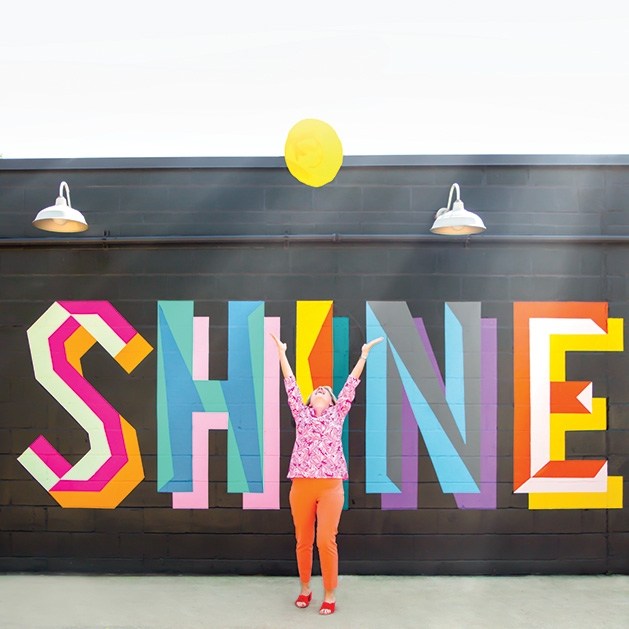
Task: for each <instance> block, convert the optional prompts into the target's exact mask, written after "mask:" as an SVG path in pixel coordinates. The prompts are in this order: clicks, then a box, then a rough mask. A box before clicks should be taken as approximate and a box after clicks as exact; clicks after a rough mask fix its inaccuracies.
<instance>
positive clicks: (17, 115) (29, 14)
mask: <svg viewBox="0 0 629 629" xmlns="http://www.w3.org/2000/svg"><path fill="white" fill-rule="evenodd" d="M627 33H629V2H626V1H625V0H596V1H594V0H572V1H568V0H523V1H519V2H516V1H514V0H511V1H510V0H430V1H427V0H385V1H381V2H372V1H371V0H360V1H359V0H316V1H314V2H313V1H311V2H303V1H302V2H299V1H297V0H267V1H266V2H265V1H264V0H243V1H241V2H238V1H237V0H222V1H219V0H204V1H202V0H178V1H177V2H170V3H164V2H162V1H161V0H151V1H149V0H125V1H122V0H107V2H102V3H95V2H90V1H88V0H56V1H51V0H44V1H42V0H34V1H33V2H27V1H24V2H20V1H19V0H12V1H7V2H4V3H3V6H2V11H1V12H0V154H2V155H3V157H4V158H30V157H146V156H168V157H170V156H232V155H236V156H250V155H261V156H278V155H282V154H283V151H284V142H285V140H286V135H287V134H288V131H289V129H290V128H291V127H292V126H293V124H295V123H296V122H298V121H299V120H301V119H303V118H310V117H312V118H320V119H322V120H325V121H326V122H328V123H329V124H331V125H332V126H333V127H334V128H335V129H336V131H337V133H338V135H339V137H340V138H341V141H342V143H343V149H344V154H345V155H401V154H407V155H408V154H411V155H412V154H482V153H485V154H487V153H507V154H525V153H576V154H580V153H593V154H596V153H601V154H606V153H609V154H618V153H622V154H629V125H628V124H627V120H628V118H629V107H628V103H629V100H628V96H629V87H628V84H627V79H628V78H629V52H628V48H629V43H628V35H627Z"/></svg>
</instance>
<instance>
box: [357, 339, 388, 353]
mask: <svg viewBox="0 0 629 629" xmlns="http://www.w3.org/2000/svg"><path fill="white" fill-rule="evenodd" d="M382 341H384V337H383V336H379V337H378V338H377V339H374V340H373V341H369V343H365V344H364V345H363V346H362V349H361V350H360V353H361V355H362V356H368V355H369V350H370V349H371V348H372V347H373V346H374V345H377V344H378V343H382Z"/></svg>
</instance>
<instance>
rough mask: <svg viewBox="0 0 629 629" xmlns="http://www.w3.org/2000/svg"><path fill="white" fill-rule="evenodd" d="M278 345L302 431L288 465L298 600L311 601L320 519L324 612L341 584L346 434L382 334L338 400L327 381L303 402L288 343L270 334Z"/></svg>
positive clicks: (330, 608)
mask: <svg viewBox="0 0 629 629" xmlns="http://www.w3.org/2000/svg"><path fill="white" fill-rule="evenodd" d="M271 336H272V337H273V340H274V341H275V343H276V345H277V351H278V354H279V357H280V366H281V368H282V373H283V375H284V386H285V387H286V394H287V396H288V405H289V406H290V410H291V413H292V414H293V417H294V419H295V426H296V429H297V435H296V438H295V445H294V447H293V454H292V456H291V459H290V465H289V468H288V478H290V479H292V486H291V490H290V506H291V513H292V514H293V522H294V524H295V537H296V539H297V567H298V569H299V580H300V581H301V593H300V594H299V596H298V597H297V600H296V601H295V605H296V606H297V607H300V608H305V607H308V605H310V601H311V600H312V592H311V591H310V575H311V573H312V545H313V542H314V537H315V518H316V521H317V548H318V549H319V559H320V561H321V573H322V575H323V588H324V590H325V592H324V597H323V604H322V605H321V609H320V610H319V613H320V614H324V615H325V614H332V613H334V608H335V600H336V599H335V595H334V591H335V589H336V586H337V584H338V552H337V548H336V533H337V529H338V524H339V520H340V518H341V511H342V510H343V502H344V493H343V480H344V479H346V478H347V463H346V462H345V457H344V455H343V446H342V443H341V435H342V432H343V421H344V420H345V416H346V415H347V413H348V411H349V409H350V406H351V404H352V401H353V399H354V393H355V390H356V387H357V386H358V383H359V382H360V380H359V379H358V378H359V377H360V375H361V374H362V372H363V369H364V367H365V361H366V360H367V356H368V355H369V351H370V350H371V348H372V347H373V346H374V345H375V344H376V343H380V341H382V340H383V339H382V338H378V339H375V340H374V341H371V342H370V343H365V345H363V347H362V351H361V355H360V358H359V359H358V362H357V363H356V366H355V367H354V369H352V372H351V373H350V375H349V377H348V379H347V382H346V383H345V386H344V387H343V390H342V391H341V393H340V395H339V397H338V400H337V399H336V397H335V396H334V393H333V391H332V389H331V388H330V387H328V386H322V387H317V388H316V389H315V390H314V391H313V392H312V393H311V394H310V396H309V397H308V399H307V400H306V404H304V402H303V400H302V397H301V393H300V391H299V387H298V386H297V382H296V381H295V376H294V375H293V370H292V369H291V366H290V364H289V362H288V359H287V358H286V343H282V341H280V339H278V338H277V337H276V336H275V335H274V334H271Z"/></svg>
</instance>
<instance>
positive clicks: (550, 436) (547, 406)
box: [513, 302, 623, 509]
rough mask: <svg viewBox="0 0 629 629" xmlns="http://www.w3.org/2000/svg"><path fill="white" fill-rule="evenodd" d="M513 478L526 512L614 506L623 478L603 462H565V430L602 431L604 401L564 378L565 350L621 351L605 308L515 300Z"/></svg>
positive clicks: (617, 324)
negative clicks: (526, 501)
mask: <svg viewBox="0 0 629 629" xmlns="http://www.w3.org/2000/svg"><path fill="white" fill-rule="evenodd" d="M513 313H514V314H513V322H514V323H513V327H514V341H513V354H514V385H515V386H514V404H515V408H514V427H513V428H514V443H513V479H514V490H515V493H518V494H528V496H529V508H531V509H614V508H615V509H620V508H622V480H623V479H622V477H621V476H608V474H607V461H593V460H568V459H566V447H565V445H566V443H565V442H566V432H567V431H569V430H605V429H606V427H607V409H606V400H605V398H595V397H592V383H591V382H571V381H567V380H566V353H567V352H569V351H579V352H619V351H622V350H623V320H622V319H609V318H608V316H607V304H606V303H569V302H566V303H528V302H527V303H515V304H514V311H513Z"/></svg>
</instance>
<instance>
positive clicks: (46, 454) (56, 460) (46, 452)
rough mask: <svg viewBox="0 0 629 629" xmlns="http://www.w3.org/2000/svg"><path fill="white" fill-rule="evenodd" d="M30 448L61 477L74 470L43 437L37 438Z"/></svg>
mask: <svg viewBox="0 0 629 629" xmlns="http://www.w3.org/2000/svg"><path fill="white" fill-rule="evenodd" d="M30 448H31V450H32V451H33V452H34V453H35V454H36V455H37V456H38V457H39V458H40V459H41V460H42V461H43V462H44V464H45V465H46V466H48V468H49V469H50V470H52V472H54V473H55V474H56V475H57V476H59V477H61V476H63V475H64V474H65V473H66V472H69V471H70V470H71V469H72V466H71V465H70V463H68V461H66V459H65V457H63V456H61V455H60V454H59V453H58V452H57V451H56V450H55V449H54V448H53V447H52V446H51V445H50V442H49V441H48V439H46V437H44V436H43V435H40V436H39V437H37V439H35V441H33V443H31V445H30Z"/></svg>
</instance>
